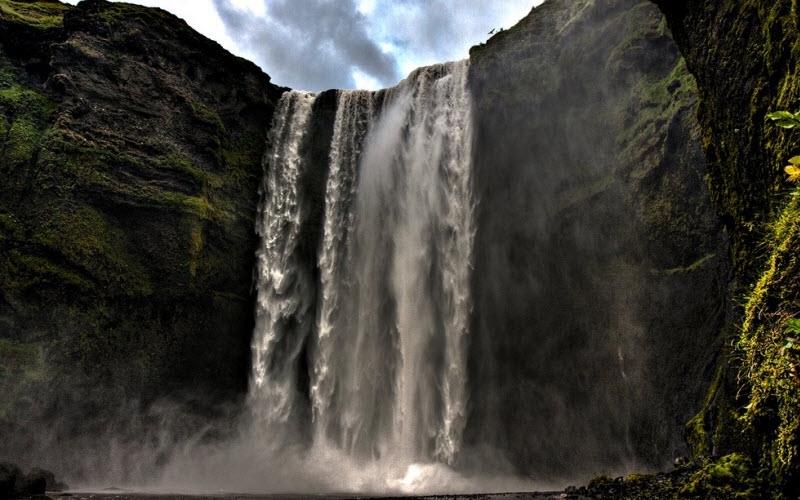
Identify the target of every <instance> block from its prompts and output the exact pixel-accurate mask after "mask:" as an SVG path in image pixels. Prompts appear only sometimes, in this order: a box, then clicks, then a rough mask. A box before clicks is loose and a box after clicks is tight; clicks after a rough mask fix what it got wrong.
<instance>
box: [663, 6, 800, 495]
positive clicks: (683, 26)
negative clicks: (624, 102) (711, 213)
mask: <svg viewBox="0 0 800 500" xmlns="http://www.w3.org/2000/svg"><path fill="white" fill-rule="evenodd" d="M655 3H657V4H658V5H659V7H660V8H661V10H662V11H663V12H664V14H665V15H666V17H667V20H668V21H669V25H670V28H671V30H672V32H673V34H674V36H675V40H676V42H677V44H678V46H679V47H680V49H681V52H682V53H683V54H684V55H685V57H686V61H687V66H688V68H689V70H690V71H691V72H692V74H694V75H695V76H696V78H697V83H698V89H699V96H700V100H699V106H698V118H699V121H700V124H701V129H702V136H703V147H704V150H705V155H706V158H707V161H708V169H709V186H710V190H711V195H712V199H713V201H714V206H715V208H716V209H717V211H718V212H719V213H720V214H721V215H722V217H723V219H724V221H725V224H726V227H727V228H728V231H729V233H730V235H731V242H732V249H733V252H732V254H733V263H734V268H735V270H736V280H735V281H734V283H733V285H734V286H733V292H732V293H733V296H734V297H735V302H736V303H737V304H740V307H739V308H737V315H738V318H737V321H736V328H734V329H733V330H732V331H731V332H730V333H729V335H728V338H727V339H726V345H728V346H729V349H728V350H727V353H726V354H727V359H726V362H725V364H724V365H723V367H722V369H721V372H720V376H719V378H718V380H717V383H715V384H714V386H713V387H712V390H711V392H710V393H709V396H708V400H707V405H706V407H705V409H704V411H703V412H701V413H700V414H699V415H698V416H697V418H695V419H694V420H693V421H692V424H691V425H690V426H689V436H690V438H691V439H690V441H691V444H692V447H693V449H694V451H695V453H698V454H706V455H708V454H719V455H722V454H725V453H730V452H731V451H739V452H743V453H745V454H746V455H748V456H750V457H752V459H753V461H754V470H755V471H758V474H759V477H760V479H761V480H762V481H763V482H764V484H767V485H769V487H770V488H773V490H772V495H775V496H779V495H784V494H788V495H790V496H792V495H794V496H796V495H797V494H798V491H800V453H798V435H799V434H798V429H800V398H798V383H799V382H798V377H797V369H798V368H797V367H798V364H800V357H799V356H798V351H797V350H796V348H795V346H794V342H793V340H792V339H794V338H795V337H794V336H795V334H794V333H793V332H792V331H791V328H790V325H791V320H792V319H793V318H795V317H796V316H797V314H798V310H800V289H798V283H800V267H799V264H798V260H797V254H798V249H800V237H798V230H800V223H798V221H799V220H800V218H799V217H798V216H799V215H800V208H799V207H798V204H797V198H796V189H795V188H794V187H793V186H792V185H791V184H790V183H788V182H787V181H786V175H785V173H784V172H783V167H784V166H785V165H786V164H787V163H788V159H789V158H791V157H792V156H794V155H797V154H798V152H800V149H799V146H798V145H800V142H798V140H799V139H800V135H798V132H797V131H796V130H793V129H788V130H785V129H781V128H778V127H776V126H775V125H774V124H773V123H772V122H771V121H770V120H769V119H767V117H766V115H767V114H768V113H770V112H773V111H779V110H785V111H790V112H796V111H797V110H798V107H800V106H799V105H798V101H799V100H800V79H798V78H797V77H798V62H800V36H799V35H800V15H798V12H797V3H796V2H792V1H779V2H774V1H759V0H748V1H741V2H734V1H727V0H712V1H695V0H683V1H660V0H656V2H655Z"/></svg>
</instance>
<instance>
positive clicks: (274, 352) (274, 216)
mask: <svg viewBox="0 0 800 500" xmlns="http://www.w3.org/2000/svg"><path fill="white" fill-rule="evenodd" d="M313 103H314V96H313V95H311V94H306V93H302V92H289V93H287V94H285V95H284V97H283V98H282V99H281V101H280V103H279V104H278V108H277V110H276V119H275V122H274V124H273V127H272V129H271V132H270V136H269V138H268V140H269V142H270V144H271V148H270V150H269V153H268V156H267V157H266V158H265V163H266V164H267V174H266V176H265V179H264V183H263V185H262V193H261V199H262V202H261V203H262V205H261V207H260V210H259V215H260V217H259V219H258V222H257V224H256V232H257V233H258V235H259V236H260V237H261V244H260V246H259V249H258V252H257V263H256V277H255V278H256V279H255V283H256V288H257V305H256V325H255V332H256V334H255V335H254V336H253V372H252V381H251V386H252V390H251V392H250V397H251V405H252V408H254V409H255V412H254V413H255V417H256V420H257V421H258V420H260V421H262V423H267V424H272V423H286V422H288V421H289V419H290V418H291V417H292V416H295V415H296V414H297V411H298V408H297V406H298V401H297V398H296V393H297V391H298V387H297V386H296V385H297V379H296V377H295V376H294V374H295V367H296V365H297V363H298V362H299V361H300V360H299V356H300V355H301V353H302V348H303V344H304V343H305V339H306V337H307V336H308V333H309V332H310V330H311V326H312V325H313V317H314V312H313V296H314V289H315V283H314V281H313V277H312V276H310V275H309V273H307V272H304V270H303V266H302V265H301V263H300V262H298V260H299V255H298V247H299V245H300V227H301V220H302V217H303V214H302V200H300V199H299V197H300V190H299V184H300V179H301V178H302V169H303V159H302V155H301V151H300V146H301V144H302V141H303V139H304V137H305V132H306V125H307V123H308V120H309V116H310V115H311V109H312V105H313Z"/></svg>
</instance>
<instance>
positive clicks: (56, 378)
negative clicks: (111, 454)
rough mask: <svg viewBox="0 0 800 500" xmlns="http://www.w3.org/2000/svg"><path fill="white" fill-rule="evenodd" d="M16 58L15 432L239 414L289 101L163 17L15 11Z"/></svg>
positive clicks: (5, 72)
mask: <svg viewBox="0 0 800 500" xmlns="http://www.w3.org/2000/svg"><path fill="white" fill-rule="evenodd" d="M0 44H1V45H2V50H0V109H2V110H3V113H0V150H1V151H2V153H0V179H1V181H0V359H1V360H2V361H1V362H0V366H2V367H3V368H2V369H1V370H0V393H2V394H3V397H2V401H0V429H3V434H4V435H6V436H9V438H10V440H11V441H14V436H16V437H17V438H18V439H19V440H20V441H21V442H20V443H17V444H20V445H22V448H25V447H27V445H29V444H30V442H29V440H30V439H31V437H30V436H27V435H25V434H24V433H22V434H17V433H15V432H13V430H14V429H17V428H18V426H20V425H23V422H26V421H28V420H29V419H34V420H35V419H36V417H37V416H49V417H53V416H56V415H57V416H59V418H60V419H63V420H65V422H64V425H66V426H67V428H70V427H69V426H75V425H77V424H78V423H80V422H83V423H84V424H85V423H86V422H91V421H92V420H93V418H94V417H99V420H107V419H109V418H110V417H111V416H112V415H115V414H116V412H118V411H126V410H119V409H118V408H117V405H118V404H119V403H120V402H122V401H131V400H134V401H140V402H141V403H145V404H146V403H148V402H151V401H154V400H156V399H159V398H163V397H169V398H170V399H173V400H193V401H195V402H196V407H197V408H198V409H199V410H200V411H208V409H209V408H210V407H213V406H215V405H217V404H219V403H221V402H224V401H232V400H235V399H236V398H237V397H238V396H239V395H241V394H243V393H244V391H245V390H246V386H247V377H248V367H249V356H250V354H249V341H250V335H251V330H252V322H253V319H252V317H253V297H252V293H251V288H250V281H251V278H250V277H251V273H252V268H253V264H254V254H255V248H256V244H257V241H256V235H255V233H254V231H253V227H254V218H255V210H256V205H257V201H258V190H259V185H260V182H261V178H262V167H261V157H262V152H263V149H264V137H265V135H266V129H267V127H268V126H269V124H270V120H271V116H272V111H273V107H274V103H275V102H276V100H277V99H278V98H279V97H280V94H281V93H282V90H283V89H280V88H278V87H276V86H275V85H272V84H271V83H270V79H269V77H268V76H267V75H265V74H264V73H262V72H261V70H260V69H258V68H257V67H256V66H255V65H254V64H252V63H250V62H248V61H245V60H242V59H238V58H236V57H233V56H232V55H230V54H229V53H228V52H227V51H225V50H223V49H222V48H221V47H220V46H219V45H218V44H216V43H215V42H212V41H210V40H208V39H206V38H204V37H202V36H201V35H199V34H197V33H196V32H195V31H193V30H192V29H190V28H189V27H188V25H186V23H184V22H183V21H182V20H179V19H178V18H176V17H174V16H172V15H170V14H168V13H166V12H163V11H161V10H158V9H147V8H142V7H138V6H132V5H126V4H116V3H108V2H104V1H85V2H82V3H80V4H79V5H78V6H77V7H70V6H67V5H63V4H60V3H58V2H56V1H12V0H3V1H0ZM73 412H74V413H73ZM70 415H71V416H74V419H72V420H70V419H71V417H70ZM90 432H92V431H90ZM4 445H5V446H7V447H8V449H14V446H13V444H12V443H9V442H6V443H4Z"/></svg>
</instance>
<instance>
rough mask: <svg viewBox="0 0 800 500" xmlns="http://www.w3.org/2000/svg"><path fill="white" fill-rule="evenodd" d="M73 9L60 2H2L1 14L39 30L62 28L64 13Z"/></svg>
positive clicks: (10, 0) (8, 0) (0, 0)
mask: <svg viewBox="0 0 800 500" xmlns="http://www.w3.org/2000/svg"><path fill="white" fill-rule="evenodd" d="M70 8H72V7H71V6H69V5H66V4H62V3H59V2H15V1H13V0H0V14H2V17H5V18H10V19H13V20H16V21H18V22H21V23H24V24H28V25H31V26H35V27H37V28H44V29H47V28H60V27H61V26H62V25H63V20H64V13H65V12H66V11H67V10H69V9H70Z"/></svg>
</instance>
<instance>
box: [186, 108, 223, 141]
mask: <svg viewBox="0 0 800 500" xmlns="http://www.w3.org/2000/svg"><path fill="white" fill-rule="evenodd" d="M189 107H190V108H191V110H192V116H193V117H194V118H195V119H196V120H197V121H198V122H200V123H201V124H203V125H205V126H207V127H209V128H210V129H211V131H212V132H214V133H218V134H227V131H226V129H225V124H223V123H222V119H221V118H220V117H219V115H218V114H217V112H216V111H214V110H213V109H211V108H210V107H209V106H206V105H205V104H203V103H202V102H200V101H190V102H189Z"/></svg>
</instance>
